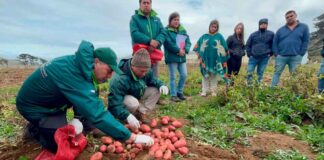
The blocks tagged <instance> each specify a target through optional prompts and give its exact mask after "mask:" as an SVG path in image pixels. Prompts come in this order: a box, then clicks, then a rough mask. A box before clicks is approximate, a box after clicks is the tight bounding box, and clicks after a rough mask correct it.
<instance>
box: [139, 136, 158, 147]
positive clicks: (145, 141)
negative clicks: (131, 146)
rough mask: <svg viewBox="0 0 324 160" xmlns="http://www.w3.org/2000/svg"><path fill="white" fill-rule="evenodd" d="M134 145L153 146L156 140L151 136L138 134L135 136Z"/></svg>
mask: <svg viewBox="0 0 324 160" xmlns="http://www.w3.org/2000/svg"><path fill="white" fill-rule="evenodd" d="M134 143H138V144H144V145H146V146H152V145H153V144H154V140H153V138H151V137H150V136H147V135H141V134H138V135H136V136H135V141H134Z"/></svg>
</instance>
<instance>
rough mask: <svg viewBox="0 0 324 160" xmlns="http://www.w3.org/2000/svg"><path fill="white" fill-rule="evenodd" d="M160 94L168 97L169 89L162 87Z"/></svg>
mask: <svg viewBox="0 0 324 160" xmlns="http://www.w3.org/2000/svg"><path fill="white" fill-rule="evenodd" d="M160 93H162V94H164V95H168V93H169V89H168V87H167V86H161V87H160Z"/></svg>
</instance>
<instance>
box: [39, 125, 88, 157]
mask: <svg viewBox="0 0 324 160" xmlns="http://www.w3.org/2000/svg"><path fill="white" fill-rule="evenodd" d="M54 139H55V142H56V144H57V152H56V154H55V155H54V154H53V153H51V152H49V151H48V150H45V149H44V150H43V151H42V152H41V153H40V154H39V155H38V156H37V157H36V159H35V160H74V159H75V158H76V157H77V156H78V155H79V154H80V153H81V152H82V151H83V150H84V148H85V147H86V145H87V139H86V137H85V136H84V135H83V134H79V135H75V129H74V126H72V125H66V126H64V127H61V128H59V129H57V130H56V132H55V135H54Z"/></svg>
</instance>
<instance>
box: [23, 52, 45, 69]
mask: <svg viewBox="0 0 324 160" xmlns="http://www.w3.org/2000/svg"><path fill="white" fill-rule="evenodd" d="M17 59H18V61H19V62H21V63H22V64H23V65H25V66H30V65H41V64H44V63H46V62H47V60H45V59H43V58H39V57H35V56H32V55H30V54H28V53H22V54H20V55H19V56H18V57H17Z"/></svg>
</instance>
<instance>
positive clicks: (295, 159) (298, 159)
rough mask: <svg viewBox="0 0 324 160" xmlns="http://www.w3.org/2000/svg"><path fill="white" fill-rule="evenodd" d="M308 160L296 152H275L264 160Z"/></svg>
mask: <svg viewBox="0 0 324 160" xmlns="http://www.w3.org/2000/svg"><path fill="white" fill-rule="evenodd" d="M307 159H308V158H307V157H306V156H304V155H302V154H301V153H299V152H298V151H292V150H289V151H283V150H276V151H275V152H273V153H271V154H270V155H268V156H267V157H266V158H264V160H307Z"/></svg>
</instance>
